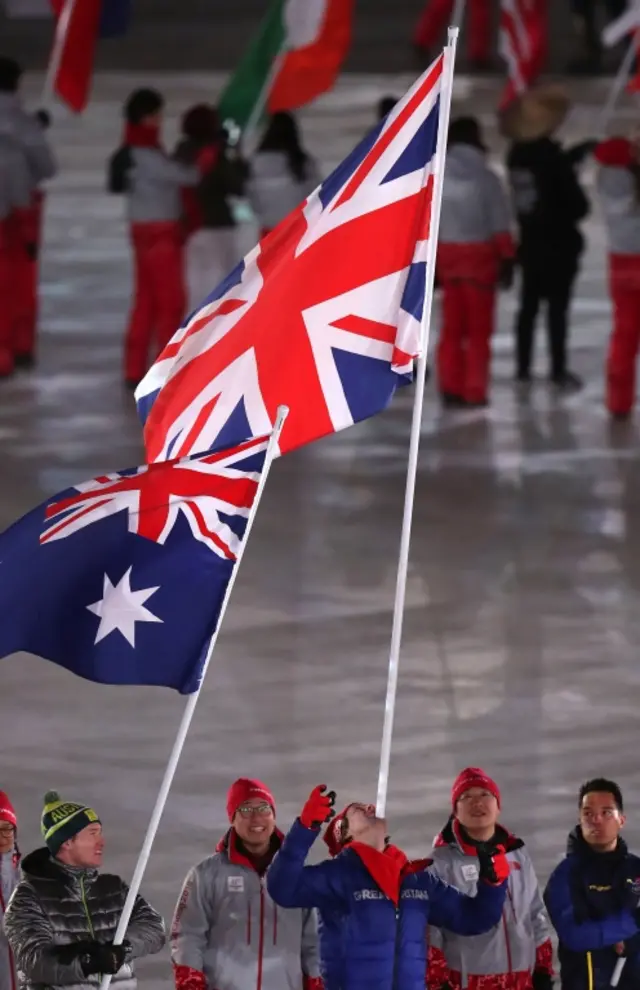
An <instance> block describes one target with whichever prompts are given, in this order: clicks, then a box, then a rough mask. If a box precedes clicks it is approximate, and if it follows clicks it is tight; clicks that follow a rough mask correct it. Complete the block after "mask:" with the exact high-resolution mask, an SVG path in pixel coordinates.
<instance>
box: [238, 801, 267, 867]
mask: <svg viewBox="0 0 640 990" xmlns="http://www.w3.org/2000/svg"><path fill="white" fill-rule="evenodd" d="M232 824H233V827H234V828H235V830H236V832H237V834H238V836H239V838H240V839H242V842H243V843H244V845H245V846H246V848H247V850H248V852H250V853H253V854H254V855H255V856H261V855H262V854H263V853H266V852H267V850H268V848H269V845H270V843H271V836H272V835H273V833H274V831H275V827H276V819H275V815H274V814H273V808H272V807H271V805H270V804H268V803H267V802H266V801H265V800H264V798H249V799H248V800H247V801H243V803H242V804H241V805H240V807H239V808H238V809H237V811H236V813H235V815H234V816H233V823H232Z"/></svg>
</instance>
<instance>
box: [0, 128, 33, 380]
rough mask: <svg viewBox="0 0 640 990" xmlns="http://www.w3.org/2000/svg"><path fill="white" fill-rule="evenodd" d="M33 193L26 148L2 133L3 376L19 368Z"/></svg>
mask: <svg viewBox="0 0 640 990" xmlns="http://www.w3.org/2000/svg"><path fill="white" fill-rule="evenodd" d="M31 193H32V190H31V182H30V180H29V172H28V168H27V162H26V158H25V155H24V153H23V151H22V148H21V147H20V145H19V144H17V143H16V141H15V140H14V139H13V138H12V137H10V136H9V135H8V134H0V299H1V300H2V304H1V305H0V378H7V377H8V376H9V375H11V374H12V373H13V370H14V367H15V352H16V338H17V335H18V325H17V324H18V318H17V317H18V313H19V309H20V302H19V299H18V297H17V296H16V293H15V286H16V284H18V283H19V269H20V267H21V266H22V267H24V253H25V248H24V236H23V235H24V228H23V224H22V217H23V216H24V214H25V213H26V212H27V211H28V210H29V208H30V203H31Z"/></svg>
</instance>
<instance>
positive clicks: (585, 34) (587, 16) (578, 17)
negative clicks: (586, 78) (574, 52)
mask: <svg viewBox="0 0 640 990" xmlns="http://www.w3.org/2000/svg"><path fill="white" fill-rule="evenodd" d="M626 7H627V3H626V0H571V9H572V12H573V16H574V18H575V23H576V27H577V30H578V33H579V35H580V41H581V47H582V51H581V52H580V54H579V55H578V57H577V58H575V59H573V61H571V62H570V63H569V65H568V66H567V68H568V70H569V71H570V72H574V73H576V74H577V75H582V74H584V75H594V74H595V73H598V72H601V71H602V56H603V47H602V39H601V34H602V29H603V27H604V23H601V19H600V18H599V16H598V15H599V14H600V13H602V14H604V15H605V18H603V19H602V20H603V21H604V20H606V19H608V20H615V19H616V18H617V17H621V16H622V14H624V12H625V10H626Z"/></svg>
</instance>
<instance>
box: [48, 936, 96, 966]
mask: <svg viewBox="0 0 640 990" xmlns="http://www.w3.org/2000/svg"><path fill="white" fill-rule="evenodd" d="M98 944H99V943H98V942H96V941H94V940H93V939H91V940H90V939H85V940H84V941H82V942H69V944H68V945H54V947H53V948H52V949H51V955H52V956H53V957H54V958H55V959H57V961H58V962H59V963H60V964H61V965H62V966H70V965H71V963H72V962H73V961H74V960H75V959H77V958H78V957H82V956H86V955H87V953H89V952H92V951H93V950H94V949H95V947H96V946H97V945H98Z"/></svg>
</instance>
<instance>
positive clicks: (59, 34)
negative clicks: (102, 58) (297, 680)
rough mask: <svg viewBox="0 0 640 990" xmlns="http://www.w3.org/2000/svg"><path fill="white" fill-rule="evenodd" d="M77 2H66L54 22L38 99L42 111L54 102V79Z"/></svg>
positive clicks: (72, 0) (70, 0)
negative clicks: (45, 72) (51, 41)
mask: <svg viewBox="0 0 640 990" xmlns="http://www.w3.org/2000/svg"><path fill="white" fill-rule="evenodd" d="M77 2H78V0H66V2H65V5H64V7H63V8H62V10H61V11H60V16H59V17H58V20H57V22H56V27H55V33H54V35H53V45H52V47H51V55H50V56H49V65H48V66H47V74H46V76H45V80H44V86H43V87H42V96H41V98H40V102H41V103H42V106H43V108H44V109H49V108H50V107H51V105H52V103H53V101H54V85H55V78H56V76H57V75H58V69H59V68H60V62H61V61H62V53H63V51H64V46H65V42H66V40H67V31H68V30H69V24H70V22H71V15H72V14H73V11H74V10H75V6H76V3H77Z"/></svg>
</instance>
